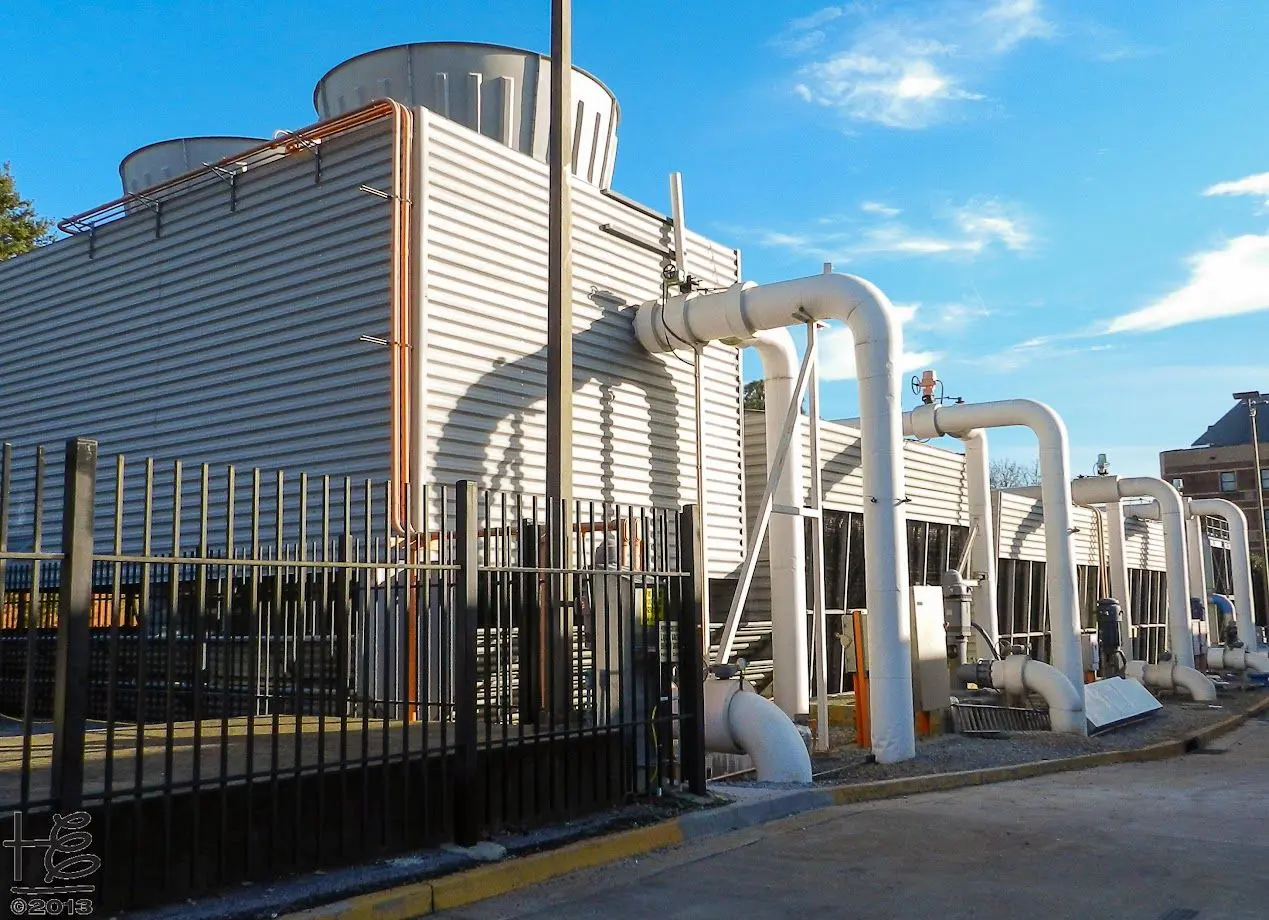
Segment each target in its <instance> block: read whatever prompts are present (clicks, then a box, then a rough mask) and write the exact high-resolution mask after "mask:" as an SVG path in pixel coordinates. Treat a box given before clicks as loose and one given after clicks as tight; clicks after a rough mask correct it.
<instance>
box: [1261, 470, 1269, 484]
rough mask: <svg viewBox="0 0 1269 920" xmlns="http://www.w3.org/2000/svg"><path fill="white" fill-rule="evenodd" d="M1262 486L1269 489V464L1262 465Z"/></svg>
mask: <svg viewBox="0 0 1269 920" xmlns="http://www.w3.org/2000/svg"><path fill="white" fill-rule="evenodd" d="M1260 488H1262V489H1269V466H1266V467H1261V470H1260Z"/></svg>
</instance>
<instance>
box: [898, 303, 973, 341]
mask: <svg viewBox="0 0 1269 920" xmlns="http://www.w3.org/2000/svg"><path fill="white" fill-rule="evenodd" d="M913 306H914V307H916V308H917V309H915V310H914V311H913V315H912V317H911V318H910V324H911V328H913V329H919V330H931V331H935V332H938V333H940V334H943V335H958V334H960V333H962V332H964V331H965V330H966V329H968V328H969V327H970V326H972V325H973V324H974V323H976V322H978V320H980V319H984V318H986V317H988V316H990V315H991V311H990V310H988V309H987V308H986V307H984V306H982V305H979V304H965V303H944V304H939V305H938V306H935V307H932V308H929V309H927V308H925V307H922V306H920V305H919V304H915V305H913Z"/></svg>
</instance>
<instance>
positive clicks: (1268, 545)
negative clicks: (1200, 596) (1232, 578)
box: [1234, 390, 1269, 641]
mask: <svg viewBox="0 0 1269 920" xmlns="http://www.w3.org/2000/svg"><path fill="white" fill-rule="evenodd" d="M1234 399H1237V400H1239V401H1240V402H1245V403H1246V404H1247V415H1248V417H1249V418H1250V419H1251V449H1252V452H1253V453H1254V454H1255V457H1256V507H1257V508H1258V509H1259V513H1260V522H1259V525H1258V526H1259V528H1260V553H1261V558H1262V559H1263V560H1264V564H1265V568H1264V573H1263V578H1265V579H1269V532H1266V531H1269V526H1267V523H1266V521H1265V487H1264V481H1263V480H1262V479H1261V474H1260V431H1259V430H1258V429H1257V426H1256V408H1257V407H1258V406H1259V405H1260V391H1259V390H1249V391H1247V392H1243V393H1235V394H1234ZM1265 589H1266V594H1267V595H1269V584H1265ZM1247 600H1248V602H1249V603H1250V602H1251V598H1248V599H1247ZM1244 641H1247V640H1244Z"/></svg>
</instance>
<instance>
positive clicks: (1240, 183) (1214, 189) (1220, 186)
mask: <svg viewBox="0 0 1269 920" xmlns="http://www.w3.org/2000/svg"><path fill="white" fill-rule="evenodd" d="M1203 194H1204V195H1206V196H1208V197H1209V198H1210V197H1213V196H1216V195H1250V196H1252V197H1255V198H1263V199H1265V203H1266V204H1269V172H1264V173H1257V174H1256V175H1254V176H1246V177H1244V178H1242V179H1235V180H1233V181H1232V182H1217V183H1216V184H1215V185H1212V186H1209V187H1207V188H1205V189H1203Z"/></svg>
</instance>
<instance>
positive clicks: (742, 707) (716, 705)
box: [705, 678, 811, 783]
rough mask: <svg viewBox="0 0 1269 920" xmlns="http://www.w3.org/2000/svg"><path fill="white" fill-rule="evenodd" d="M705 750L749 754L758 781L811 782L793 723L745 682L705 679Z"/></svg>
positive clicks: (807, 755) (807, 761)
mask: <svg viewBox="0 0 1269 920" xmlns="http://www.w3.org/2000/svg"><path fill="white" fill-rule="evenodd" d="M705 750H707V751H714V752H716V753H719V754H748V755H749V756H750V758H752V759H753V765H754V769H755V770H756V771H757V774H758V780H759V781H760V782H764V783H809V782H811V755H810V753H809V752H808V751H807V749H806V742H804V741H803V740H802V735H801V734H800V733H799V732H798V729H797V726H796V725H794V724H793V720H792V719H790V718H789V717H788V716H787V715H786V714H785V713H784V712H783V711H782V710H781V709H780V707H779V706H777V705H776V704H775V703H773V702H771V700H769V699H767V698H766V697H764V696H763V695H762V694H760V693H757V692H756V691H755V690H754V689H753V687H751V686H750V685H749V683H748V682H747V681H743V680H717V679H714V678H710V679H708V680H706V681H705Z"/></svg>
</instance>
